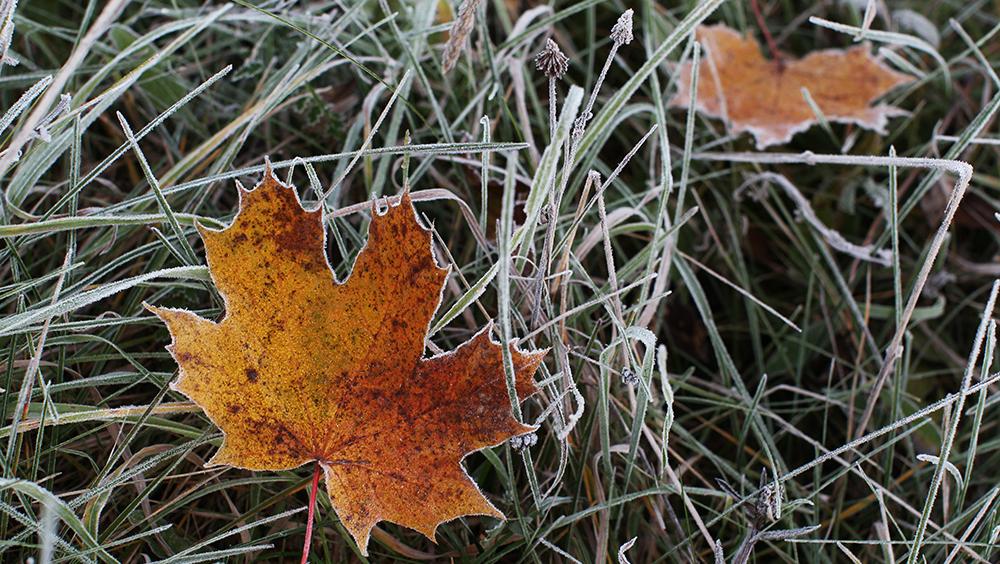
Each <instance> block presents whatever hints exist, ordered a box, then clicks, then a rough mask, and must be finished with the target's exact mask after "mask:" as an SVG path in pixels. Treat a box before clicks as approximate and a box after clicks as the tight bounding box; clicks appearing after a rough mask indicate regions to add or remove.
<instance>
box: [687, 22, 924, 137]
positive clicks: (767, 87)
mask: <svg viewBox="0 0 1000 564" xmlns="http://www.w3.org/2000/svg"><path fill="white" fill-rule="evenodd" d="M695 34H696V37H697V39H698V41H699V42H700V43H701V44H702V45H703V46H704V48H705V59H704V61H703V62H702V65H701V66H700V68H699V73H698V93H697V98H696V99H695V107H696V108H697V109H698V111H700V112H702V113H704V114H706V115H709V116H712V117H717V118H722V119H723V120H724V121H725V122H726V123H727V125H728V126H729V131H730V133H732V134H739V133H742V132H744V131H749V132H750V133H751V134H753V136H754V138H755V139H756V140H757V147H758V148H760V149H763V148H765V147H767V146H769V145H776V144H779V143H785V142H787V141H789V140H790V139H791V138H792V136H793V135H795V134H796V133H799V132H801V131H805V130H806V129H809V128H810V127H811V126H812V125H814V124H816V123H817V122H818V120H817V116H816V112H814V111H813V109H812V108H810V107H809V103H808V102H807V101H806V98H805V96H804V95H803V93H802V89H806V90H808V92H809V96H810V97H811V98H812V100H813V102H815V104H816V106H817V107H818V108H819V110H820V112H821V113H822V115H823V116H824V117H825V118H826V119H827V120H828V121H837V122H846V123H854V124H857V125H859V126H861V127H865V128H868V129H872V130H875V131H876V132H878V133H885V126H886V123H887V122H888V118H889V117H890V116H894V115H900V114H902V113H904V112H903V111H902V110H900V109H899V108H896V107H894V106H889V105H886V104H879V105H876V106H874V107H873V106H872V105H871V104H872V102H874V101H875V100H876V99H877V98H878V97H880V96H882V95H883V94H885V93H886V92H888V91H889V90H891V89H892V88H893V87H895V86H898V85H900V84H904V83H907V82H909V81H910V80H911V79H910V78H909V77H908V76H906V75H903V74H900V73H898V72H896V71H894V70H892V69H890V68H889V67H887V66H885V65H884V64H883V63H882V62H880V61H879V60H878V59H876V58H874V57H872V55H871V52H870V47H869V46H867V45H858V46H855V47H852V48H850V49H846V50H842V49H826V50H823V51H816V52H814V53H810V54H809V55H807V56H806V57H804V58H802V59H787V60H785V61H784V64H783V65H782V64H779V63H778V62H776V61H769V60H767V59H765V58H764V56H763V55H762V54H761V50H760V46H759V45H758V44H757V42H756V41H754V39H753V38H751V37H742V36H740V34H739V33H737V32H736V31H735V30H733V29H730V28H729V27H726V26H725V25H722V24H719V25H713V26H701V27H699V28H698V29H697V31H696V32H695ZM677 82H678V85H677V89H678V90H677V94H676V95H675V96H674V98H673V99H672V100H671V101H670V104H671V105H672V106H687V105H688V104H689V103H690V91H691V63H690V62H687V63H684V64H683V65H681V67H680V69H679V73H678V81H677Z"/></svg>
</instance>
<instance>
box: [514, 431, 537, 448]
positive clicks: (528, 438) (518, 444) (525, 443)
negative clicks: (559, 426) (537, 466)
mask: <svg viewBox="0 0 1000 564" xmlns="http://www.w3.org/2000/svg"><path fill="white" fill-rule="evenodd" d="M537 443H538V435H536V434H534V433H529V434H527V435H519V436H517V437H511V438H510V448H512V449H514V450H515V451H517V452H521V451H524V450H528V449H529V448H531V447H533V446H535V444H537Z"/></svg>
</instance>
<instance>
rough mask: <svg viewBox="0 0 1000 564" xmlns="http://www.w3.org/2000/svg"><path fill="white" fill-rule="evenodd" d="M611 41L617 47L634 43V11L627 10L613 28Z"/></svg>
mask: <svg viewBox="0 0 1000 564" xmlns="http://www.w3.org/2000/svg"><path fill="white" fill-rule="evenodd" d="M611 40H612V41H614V42H615V45H618V46H621V45H628V44H629V43H632V9H631V8H629V9H628V10H625V12H624V13H622V15H621V16H620V17H619V18H618V22H617V23H615V26H614V27H612V28H611Z"/></svg>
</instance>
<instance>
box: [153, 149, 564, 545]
mask: <svg viewBox="0 0 1000 564" xmlns="http://www.w3.org/2000/svg"><path fill="white" fill-rule="evenodd" d="M372 215H373V217H372V221H371V224H370V227H369V232H368V243H367V245H366V246H365V248H364V249H363V250H362V251H361V252H360V253H359V255H358V258H357V260H356V262H355V264H354V269H353V272H352V274H351V275H350V277H349V278H348V279H347V280H346V281H345V282H343V283H338V282H337V281H336V280H335V278H334V275H333V271H332V270H331V268H330V265H329V263H328V262H327V258H326V253H325V248H326V242H325V241H326V238H325V229H324V226H323V214H322V211H321V210H320V209H317V210H316V211H306V210H305V209H304V208H303V207H302V204H301V203H300V202H299V199H298V196H297V195H296V192H295V190H294V188H292V187H289V186H284V185H282V184H281V183H280V182H279V181H278V180H277V179H276V178H275V177H274V176H273V174H272V173H271V172H270V169H268V171H267V172H266V173H265V178H264V180H263V181H262V182H261V184H259V185H258V186H257V187H256V188H255V189H254V190H252V191H246V190H243V189H242V188H241V189H240V210H239V213H238V215H237V216H236V218H235V219H234V220H233V223H232V225H231V226H230V227H228V228H227V229H224V230H222V231H211V230H207V229H203V228H199V231H200V233H201V236H202V238H203V240H204V242H205V251H206V253H207V255H208V264H209V269H210V271H211V275H212V279H213V281H214V282H215V284H216V286H217V287H218V289H219V292H220V293H221V294H222V296H223V298H224V299H225V308H226V314H225V317H224V318H223V319H222V320H221V321H219V322H214V321H210V320H207V319H204V318H201V317H199V316H197V315H195V314H193V313H191V312H188V311H184V310H177V309H167V308H150V309H151V310H152V311H153V312H155V313H156V314H157V315H158V316H160V318H161V319H163V320H164V321H165V322H166V324H167V326H168V328H169V329H170V333H171V335H172V336H173V343H172V344H171V345H170V346H169V347H168V348H169V350H170V352H171V354H172V355H173V357H174V359H175V360H176V361H177V363H178V365H179V366H180V376H179V378H178V379H177V381H176V383H175V385H174V387H175V389H176V390H178V391H180V392H181V393H183V394H184V395H186V396H188V397H189V398H191V400H193V401H194V402H195V403H197V404H198V405H199V406H201V407H202V408H203V409H204V410H205V413H206V414H207V415H208V416H209V418H210V419H211V420H212V421H213V422H214V423H215V424H216V425H218V426H219V427H220V428H221V429H222V431H223V432H224V433H225V439H224V441H223V445H222V448H221V449H220V450H219V452H217V453H216V454H215V456H214V457H213V458H212V460H211V461H210V464H212V465H220V464H221V465H230V466H235V467H239V468H245V469H251V470H285V469H291V468H296V467H298V466H302V465H304V464H308V463H311V462H314V461H315V462H317V463H318V464H320V465H321V467H322V470H323V473H324V477H325V481H326V487H327V491H328V492H329V494H330V500H331V502H332V504H333V506H334V508H335V509H336V511H337V514H338V516H339V517H340V519H341V521H342V522H343V524H344V526H345V527H346V529H347V530H348V531H349V532H350V533H351V535H352V536H353V537H354V539H355V540H356V541H357V543H358V546H359V547H360V549H361V551H362V553H365V554H366V553H367V544H368V538H369V534H370V532H371V530H372V528H373V527H374V526H375V524H376V523H377V522H378V521H382V520H386V521H391V522H394V523H397V524H400V525H404V526H406V527H409V528H412V529H415V530H417V531H420V532H421V533H423V534H425V535H427V536H428V537H430V538H431V539H432V540H433V538H434V533H435V530H436V528H437V526H438V525H439V524H440V523H442V522H444V521H448V520H451V519H454V518H456V517H460V516H464V515H489V516H492V517H497V518H503V514H502V513H500V511H499V510H498V509H497V508H496V507H494V506H493V504H491V503H490V502H489V501H488V500H487V499H486V498H485V497H484V496H483V495H482V493H481V492H480V491H479V489H478V487H477V486H476V484H475V482H473V481H472V479H471V478H470V477H469V475H468V474H467V473H466V471H465V470H464V469H463V467H462V465H461V460H462V458H464V457H465V456H466V454H468V453H470V452H473V451H476V450H479V449H483V448H486V447H490V446H494V445H497V444H500V443H502V442H504V441H506V440H507V439H509V438H511V437H513V436H517V435H521V434H525V433H529V432H531V431H532V430H533V428H532V427H529V426H526V425H523V424H521V423H519V422H518V421H517V420H516V419H515V418H514V416H513V414H512V409H511V403H510V397H509V395H508V391H507V386H506V379H505V376H504V368H503V360H502V350H501V345H500V344H498V343H495V342H493V340H492V339H491V337H490V327H487V328H485V329H483V330H482V331H480V332H479V333H478V334H477V335H476V336H474V337H473V338H472V339H470V340H469V341H467V342H466V343H464V344H462V345H461V346H459V347H458V348H457V349H455V350H454V351H451V352H448V353H446V354H442V355H438V356H435V357H431V358H424V356H423V353H424V340H425V339H426V336H427V331H428V327H429V324H430V321H431V319H432V317H433V315H434V312H435V311H436V310H437V308H438V306H439V304H440V301H441V292H442V288H443V286H444V282H445V279H446V278H447V276H448V270H447V269H442V268H440V267H438V265H437V263H436V260H435V258H434V255H433V252H432V250H431V233H430V231H429V230H427V229H425V228H424V227H423V226H421V225H420V223H419V220H418V219H417V217H416V213H415V211H414V209H413V205H412V203H411V201H410V197H409V194H403V196H402V197H401V198H400V202H399V204H398V205H394V206H389V209H388V211H386V212H385V213H384V214H382V215H379V214H377V213H375V210H374V209H373V214H372ZM508 346H509V347H510V353H511V355H512V359H513V367H514V371H515V373H516V382H517V384H516V388H517V393H518V396H519V398H521V399H523V398H525V397H527V396H529V395H531V394H533V393H534V392H535V391H536V388H535V384H534V383H533V380H532V377H533V374H534V372H535V370H536V369H537V367H538V365H539V364H540V363H541V361H542V357H543V355H544V352H527V353H525V352H521V351H519V350H517V349H516V348H515V347H514V346H513V345H508Z"/></svg>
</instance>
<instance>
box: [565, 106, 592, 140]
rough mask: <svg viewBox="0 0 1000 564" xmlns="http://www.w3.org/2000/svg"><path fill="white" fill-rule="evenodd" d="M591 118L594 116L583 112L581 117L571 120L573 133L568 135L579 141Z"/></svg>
mask: <svg viewBox="0 0 1000 564" xmlns="http://www.w3.org/2000/svg"><path fill="white" fill-rule="evenodd" d="M593 117H594V114H592V113H590V112H584V113H583V114H582V115H580V117H578V118H576V119H575V120H573V131H572V132H571V133H570V135H571V136H572V137H573V139H574V140H577V141H579V140H580V139H582V138H583V134H584V133H586V131H587V122H589V121H590V120H591V118H593Z"/></svg>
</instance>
